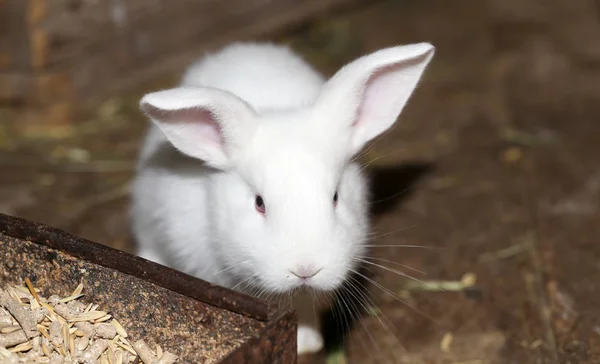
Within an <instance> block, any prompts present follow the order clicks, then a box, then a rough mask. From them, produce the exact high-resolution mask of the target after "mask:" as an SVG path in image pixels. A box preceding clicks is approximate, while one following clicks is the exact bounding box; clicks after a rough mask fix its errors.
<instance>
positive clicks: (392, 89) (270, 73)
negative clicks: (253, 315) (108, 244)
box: [132, 43, 434, 353]
mask: <svg viewBox="0 0 600 364" xmlns="http://www.w3.org/2000/svg"><path fill="white" fill-rule="evenodd" d="M433 53H434V48H433V46H431V45H430V44H428V43H420V44H413V45H407V46H398V47H392V48H387V49H383V50H380V51H378V52H375V53H372V54H370V55H367V56H364V57H361V58H359V59H357V60H356V61H354V62H352V63H350V64H348V65H346V66H345V67H343V68H342V69H341V70H340V71H339V72H338V73H336V75H334V76H333V77H332V78H331V79H330V80H329V81H326V80H325V79H324V77H323V76H322V75H320V74H319V73H317V72H316V71H315V70H313V68H312V67H310V66H309V65H308V64H307V63H305V62H304V61H303V60H302V59H301V58H300V57H299V56H297V55H295V54H294V53H293V52H291V51H290V50H289V49H287V48H286V47H282V46H276V45H272V44H261V43H236V44H233V45H230V46H228V47H226V48H224V49H222V50H221V51H219V52H217V53H215V54H210V55H206V56H205V57H203V59H201V60H200V61H199V62H198V63H196V64H194V65H192V66H191V67H190V68H189V69H188V71H187V72H186V74H185V76H184V78H183V80H182V85H181V86H180V87H178V88H175V89H171V90H163V91H158V92H154V93H150V94H148V95H146V96H144V97H143V98H142V100H141V108H142V110H143V111H144V112H145V113H146V114H147V115H148V117H149V118H150V119H151V120H152V121H153V126H152V128H151V129H150V131H149V134H148V137H147V139H146V143H145V145H144V147H143V149H142V152H141V154H140V161H139V165H138V174H137V179H136V181H135V188H134V192H133V207H132V219H133V229H134V233H135V236H136V239H137V243H138V245H139V249H138V254H139V255H141V256H142V257H145V258H147V259H150V260H153V261H156V262H158V263H161V264H164V265H168V266H171V267H173V268H175V269H179V270H182V271H184V272H187V273H189V274H193V275H195V276H197V277H200V278H202V279H205V280H208V281H211V282H214V283H216V284H219V285H223V286H226V287H230V288H234V287H235V288H236V289H240V290H245V291H247V292H250V293H252V292H257V291H260V292H264V293H285V292H289V291H291V290H294V289H296V288H298V287H302V286H308V287H312V288H314V289H318V290H326V291H329V290H334V289H336V288H338V287H339V286H340V284H341V283H342V282H343V281H344V279H345V278H346V277H347V275H348V273H349V272H350V271H351V270H352V269H355V268H356V259H355V258H356V257H358V256H364V254H366V250H365V247H364V245H365V242H366V239H367V231H368V227H369V226H368V225H369V224H368V211H367V183H366V180H365V177H364V175H363V174H362V172H361V169H360V166H358V165H357V164H356V163H355V162H352V161H351V158H352V157H353V156H354V155H356V153H358V152H359V151H360V150H361V149H362V148H363V146H364V145H365V143H367V142H368V141H370V140H371V139H373V138H374V137H376V136H377V135H380V134H381V133H383V132H384V131H386V130H387V129H388V128H389V127H391V126H392V124H393V123H394V122H395V121H396V118H397V117H398V115H399V114H400V112H401V111H402V109H403V108H404V106H405V104H406V102H407V101H408V99H409V97H410V95H411V94H412V92H413V90H414V89H415V87H416V86H417V83H418V81H419V79H420V77H421V75H422V73H423V71H424V69H425V67H426V66H427V64H428V63H429V61H430V59H431V57H432V56H433ZM336 190H338V191H339V199H338V203H337V206H334V203H333V196H334V194H335V191H336ZM256 195H261V196H262V197H263V199H264V201H265V205H266V214H265V215H264V216H263V215H262V214H260V213H259V212H258V211H257V210H256V208H255V197H256ZM305 272H308V273H306V275H310V274H313V273H315V272H318V273H317V274H315V275H314V276H313V277H311V278H307V279H302V278H299V277H298V275H300V276H302V275H304V273H305ZM305 322H311V323H305ZM316 325H317V324H316V323H314V320H312V321H311V320H308V319H304V318H303V317H300V327H299V331H298V334H299V336H298V351H299V353H303V352H313V351H318V350H320V349H321V348H322V346H323V340H322V338H321V337H320V335H319V333H318V327H316Z"/></svg>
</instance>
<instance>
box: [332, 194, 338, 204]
mask: <svg viewBox="0 0 600 364" xmlns="http://www.w3.org/2000/svg"><path fill="white" fill-rule="evenodd" d="M337 202H338V192H337V191H335V194H334V195H333V204H334V205H337Z"/></svg>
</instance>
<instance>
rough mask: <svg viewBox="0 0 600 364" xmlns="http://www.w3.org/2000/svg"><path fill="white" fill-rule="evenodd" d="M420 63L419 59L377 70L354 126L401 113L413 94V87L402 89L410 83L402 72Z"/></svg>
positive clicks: (365, 87) (368, 84) (370, 81)
mask: <svg viewBox="0 0 600 364" xmlns="http://www.w3.org/2000/svg"><path fill="white" fill-rule="evenodd" d="M419 62H420V59H419V58H417V59H410V60H405V61H402V62H398V63H393V64H390V65H388V66H385V67H381V68H379V69H377V70H375V71H374V72H373V73H372V74H371V75H370V76H369V79H368V81H367V82H366V83H365V86H364V89H363V90H364V91H363V94H362V95H361V100H360V104H359V107H358V110H357V113H356V119H355V120H354V123H353V124H352V126H353V127H354V126H356V125H358V124H359V123H363V122H369V120H376V119H377V118H380V117H386V116H388V117H389V115H393V114H394V113H395V112H399V111H400V110H399V109H400V108H401V105H400V104H403V103H404V102H405V99H406V98H408V97H407V96H408V95H410V93H411V92H412V87H402V84H403V83H405V82H406V81H410V78H409V77H408V76H404V75H403V74H402V71H403V70H405V69H410V67H412V66H414V65H417V64H419ZM403 76H404V77H403ZM407 94H408V95H407Z"/></svg>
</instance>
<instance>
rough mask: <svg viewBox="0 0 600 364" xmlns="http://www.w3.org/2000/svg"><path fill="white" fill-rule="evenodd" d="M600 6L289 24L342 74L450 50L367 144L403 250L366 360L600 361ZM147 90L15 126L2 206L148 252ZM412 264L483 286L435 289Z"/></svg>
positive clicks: (376, 206) (437, 9) (549, 5)
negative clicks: (134, 194)
mask: <svg viewBox="0 0 600 364" xmlns="http://www.w3.org/2000/svg"><path fill="white" fill-rule="evenodd" d="M599 17H600V6H599V5H598V3H597V2H593V1H585V0H562V1H561V0H462V1H460V2H456V1H454V2H450V1H445V0H427V1H417V0H405V1H400V0H395V1H392V0H388V1H371V2H368V3H363V5H360V6H356V7H352V8H349V9H345V10H344V11H338V12H336V13H335V14H329V15H326V16H323V17H322V18H320V19H316V20H315V21H313V22H311V23H310V24H307V25H304V26H302V27H300V28H298V29H294V30H291V31H289V32H287V33H285V34H278V35H276V36H274V37H273V39H275V40H277V41H280V42H287V43H289V44H291V45H292V46H293V47H294V48H296V49H298V50H299V51H300V52H302V53H303V54H304V55H306V57H307V58H308V59H309V60H311V61H312V62H314V63H315V64H316V65H317V66H318V67H319V68H320V69H322V70H323V71H324V72H327V73H331V72H333V71H334V70H336V69H337V68H338V67H339V66H341V65H342V64H343V63H344V62H346V61H349V60H350V59H353V58H354V57H356V56H358V55H361V54H363V53H366V52H368V51H372V50H375V49H377V48H380V47H384V46H389V45H392V44H402V43H409V42H420V41H430V42H432V43H433V44H434V45H435V46H436V47H437V53H436V56H435V58H434V60H433V62H432V63H431V66H430V67H429V69H428V70H427V72H426V75H425V77H424V79H423V81H422V83H421V86H420V87H419V88H418V90H417V91H416V93H415V95H414V97H413V98H412V100H411V102H410V104H409V105H408V106H407V108H406V109H405V112H404V113H403V115H402V116H401V118H400V121H399V123H398V124H397V126H396V127H395V128H394V129H393V130H392V131H391V132H389V133H388V134H386V136H385V137H383V138H382V139H380V140H379V141H378V142H377V143H376V144H375V145H374V147H373V148H372V149H371V150H370V152H369V153H368V154H367V155H366V157H365V162H366V163H369V170H370V171H371V173H372V175H373V179H374V181H373V185H374V187H373V188H374V193H375V197H374V203H373V211H374V213H375V216H376V219H375V230H376V232H377V234H378V235H377V236H378V237H377V239H376V240H375V244H378V245H380V247H376V248H374V249H373V256H374V257H375V258H377V259H385V260H387V261H392V263H390V262H386V261H384V260H379V262H381V265H382V266H386V267H388V268H387V269H384V268H381V267H375V266H371V267H370V268H371V270H372V271H371V273H372V274H373V279H374V280H375V281H376V282H377V286H376V285H372V286H371V287H370V293H369V294H370V297H369V300H370V301H371V302H369V306H372V307H377V310H372V309H371V311H373V312H371V314H366V315H365V316H364V317H363V319H362V320H361V321H360V322H358V323H356V325H355V327H354V329H353V330H352V331H351V333H350V336H349V337H348V338H347V340H346V343H345V344H346V345H345V355H346V356H347V361H348V362H349V363H464V364H466V363H470V364H475V363H600V305H599V302H600V289H598V287H599V285H598V284H597V281H598V280H599V279H600V244H599V242H598V239H599V238H600V223H599V222H600V220H599V219H600V203H599V196H600V123H598V120H597V119H598V118H600V21H599ZM180 72H181V70H173V78H169V79H168V80H167V81H166V82H165V83H164V85H167V84H169V82H174V80H175V79H176V77H178V76H179V73H180ZM147 91H148V90H147ZM138 97H139V95H138V94H132V95H127V96H126V97H118V98H114V99H110V100H107V101H106V102H105V103H104V104H103V105H102V106H101V107H100V108H99V109H98V111H97V114H96V117H95V118H93V119H92V120H89V121H87V122H85V123H84V122H82V123H81V124H80V125H78V126H76V127H74V128H71V129H69V128H66V129H65V128H62V129H60V130H55V131H53V132H47V133H46V136H45V137H44V138H39V137H35V138H34V137H33V136H32V135H30V134H29V133H21V132H19V128H18V126H15V125H13V124H11V123H10V122H9V123H6V122H2V123H0V211H1V212H4V213H9V214H13V215H17V216H21V217H25V218H29V219H32V220H36V221H40V222H44V223H48V224H51V225H54V226H56V227H59V228H63V229H65V230H67V231H69V232H72V233H75V234H77V235H80V236H83V237H85V238H88V239H92V240H95V241H98V242H101V243H104V244H108V245H111V246H113V247H116V248H119V249H124V250H127V251H131V239H130V232H129V227H128V220H127V207H128V184H127V183H128V181H129V180H130V178H131V176H132V167H133V164H134V161H135V157H136V153H137V148H138V147H139V141H140V138H141V136H142V135H143V130H144V128H145V127H146V121H145V120H144V119H143V118H142V117H141V116H140V115H139V113H138V112H137V109H136V108H137V98H138ZM0 111H1V112H2V113H0V118H4V119H5V120H6V119H9V117H10V115H11V114H10V113H11V112H13V111H10V110H6V109H2V110H0ZM0 120H1V119H0ZM9 121H10V120H9ZM394 245H420V246H425V247H427V248H401V247H397V246H396V247H394ZM394 262H395V263H397V264H394ZM398 264H402V265H404V266H407V267H411V268H414V269H416V270H419V271H422V272H423V273H419V272H416V271H414V270H412V269H410V268H406V267H403V266H398ZM395 269H397V270H400V271H402V272H404V273H406V274H410V275H412V276H414V277H415V278H417V279H419V280H423V281H426V282H427V281H438V280H443V281H450V283H453V285H454V286H457V285H458V286H460V284H457V282H460V281H461V279H463V278H464V277H465V275H466V277H467V278H468V279H469V280H471V281H473V278H475V283H474V286H472V287H470V289H468V290H467V291H466V292H460V291H459V292H452V291H451V289H452V287H449V290H448V289H447V290H446V291H439V290H430V291H419V290H418V288H419V287H420V288H422V285H421V286H415V285H412V286H410V285H409V283H410V282H414V281H411V280H410V279H406V278H402V277H401V276H399V275H398V274H396V273H395V272H393V271H392V270H395ZM379 286H381V287H379ZM382 287H383V288H382ZM459 288H460V287H459ZM322 360H323V358H322V356H317V357H312V358H304V359H303V361H304V362H322Z"/></svg>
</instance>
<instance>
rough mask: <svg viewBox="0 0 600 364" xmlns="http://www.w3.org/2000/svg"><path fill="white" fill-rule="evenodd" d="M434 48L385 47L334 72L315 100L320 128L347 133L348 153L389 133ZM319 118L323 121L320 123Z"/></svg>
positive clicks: (418, 44) (426, 45) (352, 152)
mask: <svg viewBox="0 0 600 364" xmlns="http://www.w3.org/2000/svg"><path fill="white" fill-rule="evenodd" d="M434 52H435V48H434V47H433V46H432V45H431V44H429V43H416V44H410V45H404V46H398V47H392V48H385V49H382V50H379V51H377V52H374V53H371V54H369V55H366V56H363V57H361V58H358V59H357V60H355V61H353V62H351V63H349V64H347V65H346V66H344V67H343V68H342V69H340V70H339V71H338V72H337V73H336V74H335V75H334V76H333V77H332V78H331V79H330V80H329V81H328V82H327V83H326V84H325V86H324V87H323V90H322V92H321V95H320V96H319V98H318V99H317V101H316V104H315V109H314V110H315V111H316V112H317V113H318V114H319V115H320V117H319V119H321V120H322V121H321V126H320V129H321V130H322V129H323V127H325V126H324V125H327V126H326V128H328V129H329V130H328V131H330V132H331V133H333V134H336V133H340V132H342V130H341V129H340V128H342V129H344V130H348V129H349V131H350V133H351V134H350V135H349V138H350V150H349V152H350V154H355V153H357V152H358V151H359V150H360V149H362V148H363V146H364V145H365V143H367V142H368V141H370V140H371V139H373V138H375V137H376V136H378V135H380V134H381V133H383V132H384V131H386V130H387V129H389V128H390V127H391V126H392V125H393V124H394V123H395V121H396V119H397V118H398V116H399V115H400V112H401V111H402V109H403V108H404V106H405V105H406V102H407V101H408V99H409V97H410V96H411V94H412V93H413V91H414V89H415V88H416V86H417V84H418V82H419V80H420V79H421V76H422V74H423V71H424V70H425V68H426V67H427V64H428V63H429V61H430V60H431V58H432V57H433V54H434ZM323 118H326V120H324V119H323Z"/></svg>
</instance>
